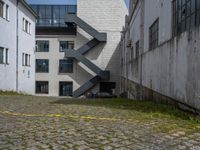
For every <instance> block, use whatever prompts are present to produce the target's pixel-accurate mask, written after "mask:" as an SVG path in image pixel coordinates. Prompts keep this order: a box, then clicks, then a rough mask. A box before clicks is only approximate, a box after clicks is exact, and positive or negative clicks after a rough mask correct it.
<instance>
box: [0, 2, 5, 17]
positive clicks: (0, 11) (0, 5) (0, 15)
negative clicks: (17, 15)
mask: <svg viewBox="0 0 200 150" xmlns="http://www.w3.org/2000/svg"><path fill="white" fill-rule="evenodd" d="M3 5H4V3H3V2H2V1H0V17H3Z"/></svg>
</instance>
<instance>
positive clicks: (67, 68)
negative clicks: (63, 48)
mask: <svg viewBox="0 0 200 150" xmlns="http://www.w3.org/2000/svg"><path fill="white" fill-rule="evenodd" d="M59 72H60V73H73V58H67V59H63V60H60V61H59Z"/></svg>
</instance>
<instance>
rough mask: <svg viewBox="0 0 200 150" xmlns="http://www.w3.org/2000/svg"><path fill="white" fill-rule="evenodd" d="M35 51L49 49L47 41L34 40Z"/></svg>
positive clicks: (46, 50)
mask: <svg viewBox="0 0 200 150" xmlns="http://www.w3.org/2000/svg"><path fill="white" fill-rule="evenodd" d="M36 51H37V52H48V51H49V41H39V40H38V41H36Z"/></svg>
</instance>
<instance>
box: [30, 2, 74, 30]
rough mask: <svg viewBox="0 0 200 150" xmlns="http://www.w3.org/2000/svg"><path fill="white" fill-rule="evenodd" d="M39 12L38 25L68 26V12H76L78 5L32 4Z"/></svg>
mask: <svg viewBox="0 0 200 150" xmlns="http://www.w3.org/2000/svg"><path fill="white" fill-rule="evenodd" d="M31 7H32V8H33V9H34V10H35V12H36V13H37V14H38V16H39V18H38V20H37V26H56V27H59V26H66V24H65V21H64V17H65V14H66V13H74V14H76V11H77V9H76V7H77V6H76V5H31Z"/></svg>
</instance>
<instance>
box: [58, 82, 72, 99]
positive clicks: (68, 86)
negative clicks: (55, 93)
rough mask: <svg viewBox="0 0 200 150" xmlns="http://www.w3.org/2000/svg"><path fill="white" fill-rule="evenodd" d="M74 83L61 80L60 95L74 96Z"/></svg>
mask: <svg viewBox="0 0 200 150" xmlns="http://www.w3.org/2000/svg"><path fill="white" fill-rule="evenodd" d="M72 93H73V83H72V82H60V83H59V95H60V96H72Z"/></svg>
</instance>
